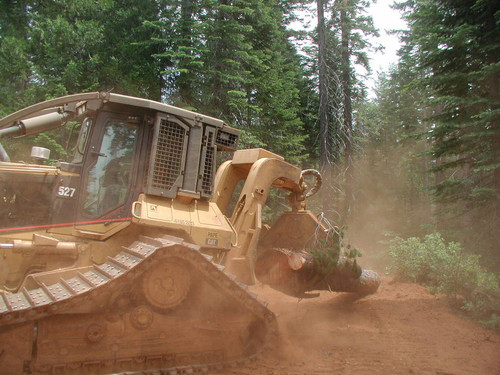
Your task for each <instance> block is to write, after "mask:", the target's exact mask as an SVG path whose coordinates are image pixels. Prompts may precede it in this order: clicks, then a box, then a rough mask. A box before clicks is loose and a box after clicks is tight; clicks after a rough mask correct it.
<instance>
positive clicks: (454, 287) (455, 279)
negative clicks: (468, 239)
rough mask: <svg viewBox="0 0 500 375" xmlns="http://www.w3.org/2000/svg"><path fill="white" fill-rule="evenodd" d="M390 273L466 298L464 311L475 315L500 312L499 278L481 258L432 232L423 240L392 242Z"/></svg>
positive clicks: (435, 289)
mask: <svg viewBox="0 0 500 375" xmlns="http://www.w3.org/2000/svg"><path fill="white" fill-rule="evenodd" d="M390 254H391V256H392V259H393V266H392V267H391V271H392V272H394V273H395V274H396V275H398V276H399V277H402V278H404V279H408V280H411V281H414V282H418V283H421V284H424V285H426V286H427V287H429V288H430V290H431V291H432V292H435V293H444V294H448V295H453V296H456V297H460V298H463V304H462V308H463V309H464V310H466V311H467V312H469V313H471V314H472V315H474V316H477V317H482V316H488V315H491V314H492V313H498V311H500V289H499V281H500V277H499V276H500V275H499V274H498V273H491V272H488V271H486V270H485V269H484V268H483V267H482V266H481V265H480V262H479V261H480V256H479V255H472V254H467V253H465V252H464V250H463V248H462V246H461V245H460V244H458V243H455V242H448V243H446V241H445V240H444V239H443V238H442V236H441V234H439V233H433V234H429V235H427V236H425V237H424V239H423V240H422V239H420V238H416V237H411V238H408V239H402V238H399V237H395V238H394V239H393V240H392V241H391V243H390Z"/></svg>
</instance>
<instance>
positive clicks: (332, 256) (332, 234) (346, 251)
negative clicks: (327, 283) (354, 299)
mask: <svg viewBox="0 0 500 375" xmlns="http://www.w3.org/2000/svg"><path fill="white" fill-rule="evenodd" d="M345 230H347V228H346V227H344V228H342V230H340V231H339V232H337V230H336V229H333V228H332V229H331V230H330V231H329V233H328V235H327V237H326V238H324V239H320V240H317V241H315V242H314V246H313V247H311V248H308V249H306V251H307V252H308V253H309V254H312V255H313V256H314V267H315V269H316V271H317V272H318V273H319V274H320V275H323V276H325V275H328V274H329V273H330V272H331V271H332V270H333V269H334V268H335V267H336V266H337V263H338V260H339V257H340V256H342V257H346V258H349V259H353V260H354V262H352V263H349V262H348V263H346V264H347V267H350V266H351V265H352V267H354V269H355V268H356V267H357V265H356V259H357V258H358V257H361V256H362V254H361V252H360V251H359V250H358V249H356V248H353V247H351V245H349V244H346V243H345V239H344V235H345V234H344V231H345Z"/></svg>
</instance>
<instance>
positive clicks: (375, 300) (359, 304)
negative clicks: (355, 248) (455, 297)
mask: <svg viewBox="0 0 500 375" xmlns="http://www.w3.org/2000/svg"><path fill="white" fill-rule="evenodd" d="M253 291H254V292H256V293H257V294H258V295H259V297H260V298H262V299H264V300H267V301H268V302H269V305H270V307H271V309H272V310H273V311H275V312H276V313H277V314H278V315H279V316H278V322H279V325H280V331H281V337H280V340H279V343H278V346H277V348H276V350H274V351H273V352H269V353H267V354H266V355H265V356H264V358H261V359H259V360H258V361H255V362H254V363H251V364H249V365H246V366H245V367H238V368H235V369H231V370H228V371H226V372H225V374H226V375H250V374H252V375H254V374H255V375H310V374H311V375H312V374H335V375H342V374H354V375H357V374H370V375H378V374H384V375H386V374H437V375H462V374H463V375H476V374H487V375H500V337H499V336H498V335H496V334H494V333H493V332H490V331H487V330H484V329H482V328H481V327H480V326H479V325H477V324H475V323H473V322H471V321H469V320H467V319H466V318H465V317H461V316H460V313H459V312H457V311H456V310H453V308H452V307H451V306H450V302H449V301H448V300H447V299H446V298H443V297H436V296H433V295H431V294H429V293H428V292H427V291H426V289H425V288H423V287H421V286H418V285H415V284H405V283H399V282H393V281H392V280H391V279H390V278H383V280H382V285H381V286H380V289H379V292H378V293H377V294H375V295H372V296H368V297H365V298H363V299H359V300H355V299H353V298H352V296H349V295H347V294H339V293H328V292H325V293H322V294H321V296H320V297H319V298H316V299H309V300H301V301H298V300H297V299H295V298H292V297H288V296H285V295H283V294H281V293H279V292H275V291H273V290H272V289H270V288H268V287H265V286H256V287H253Z"/></svg>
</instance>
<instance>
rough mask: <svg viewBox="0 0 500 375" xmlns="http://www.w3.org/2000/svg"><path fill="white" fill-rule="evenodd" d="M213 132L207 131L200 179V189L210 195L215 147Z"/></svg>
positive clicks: (204, 193)
mask: <svg viewBox="0 0 500 375" xmlns="http://www.w3.org/2000/svg"><path fill="white" fill-rule="evenodd" d="M213 142H214V133H213V132H208V139H207V149H206V151H205V160H204V162H205V165H204V168H203V177H202V180H201V191H202V194H203V195H205V196H207V195H208V196H212V189H213V181H214V168H215V147H214V145H213Z"/></svg>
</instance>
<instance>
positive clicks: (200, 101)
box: [0, 0, 500, 327]
mask: <svg viewBox="0 0 500 375" xmlns="http://www.w3.org/2000/svg"><path fill="white" fill-rule="evenodd" d="M371 2H372V0H315V1H311V0H121V1H117V0H99V1H96V0H43V1H42V0H38V1H36V0H1V1H0V118H2V117H4V116H6V115H8V114H9V113H11V112H14V111H16V110H18V109H20V108H23V107H26V106H28V105H31V104H34V103H37V102H40V101H43V100H46V99H50V98H54V97H58V96H63V95H68V94H73V93H79V92H90V91H111V92H115V93H119V94H126V95H132V96H137V97H143V98H148V99H152V100H157V101H162V102H164V103H168V104H172V105H175V106H179V107H182V108H186V109H189V110H193V111H199V112H201V113H204V114H207V115H210V116H213V117H216V118H220V119H223V120H224V121H225V122H227V123H228V124H229V125H231V126H234V127H237V128H239V129H241V130H242V138H241V144H240V148H255V147H261V148H265V149H268V150H270V151H272V152H274V153H277V154H280V155H282V156H284V157H285V158H286V160H287V161H289V162H291V163H293V164H297V165H299V166H301V167H302V168H303V169H306V168H315V169H317V170H319V171H320V172H321V173H322V175H323V179H324V184H323V187H322V189H321V191H320V193H319V194H318V195H316V196H315V197H314V199H312V200H311V201H310V202H308V208H309V209H311V210H312V211H314V212H315V213H316V214H320V213H322V214H323V215H324V217H326V218H328V220H329V221H330V222H331V223H334V224H335V225H337V226H339V227H342V228H344V229H343V230H344V231H345V233H346V237H347V239H348V240H349V242H350V243H352V244H353V246H355V247H356V249H358V250H359V251H360V252H361V253H362V254H363V256H364V257H365V258H367V259H368V260H369V261H370V262H372V263H373V267H375V268H378V269H379V270H381V272H382V273H383V272H385V271H386V270H387V272H389V273H390V272H392V273H394V272H400V273H401V274H402V275H403V276H405V277H408V278H410V279H412V280H413V281H417V282H421V283H423V284H426V285H428V286H431V287H435V288H437V290H438V291H441V292H445V293H449V294H454V293H457V294H461V295H462V296H464V298H465V300H466V304H465V305H464V308H465V309H466V310H468V311H470V312H471V313H472V314H473V315H476V316H478V317H479V318H480V319H482V320H487V321H488V322H490V323H491V324H493V326H496V327H498V326H499V325H500V323H499V321H500V317H499V316H498V315H500V307H499V300H500V292H499V286H498V285H499V279H500V276H499V270H500V248H499V244H500V90H499V87H500V2H499V1H497V0H401V1H396V2H395V3H394V4H393V5H392V6H393V7H394V8H395V9H397V10H398V12H400V14H401V16H402V18H403V19H404V20H405V21H406V23H407V27H406V28H405V29H404V30H394V32H395V33H396V34H397V35H398V37H399V39H400V41H401V47H400V49H399V51H398V56H399V59H398V62H397V63H395V64H393V65H391V67H390V68H389V69H388V70H387V71H385V72H384V73H382V74H379V76H378V79H377V83H376V87H375V89H374V91H375V93H374V95H369V90H368V87H367V83H366V82H367V81H366V75H367V74H368V72H370V59H369V56H370V53H371V52H373V51H374V50H376V49H377V48H380V46H379V44H378V42H377V35H378V34H379V32H380V30H377V29H376V28H375V27H374V23H373V20H372V18H371V16H370V14H369V12H368V9H369V6H370V4H371ZM304 18H308V19H309V20H310V21H311V23H312V24H313V26H309V27H306V26H305V25H303V23H302V22H305V21H303V19H304ZM69 131H70V130H69V129H66V128H61V129H58V130H54V131H52V133H50V135H47V134H45V133H44V134H40V135H37V136H34V137H31V138H30V137H26V139H25V140H23V142H25V144H26V150H28V149H29V148H30V147H31V146H32V145H34V144H36V145H38V146H42V147H46V148H49V149H50V150H51V152H52V153H51V158H52V159H54V160H64V159H65V157H67V155H68V154H69V153H71V152H70V151H71V150H67V149H66V145H65V139H66V138H67V136H68V132H69ZM2 143H3V146H4V147H5V149H6V150H7V151H8V152H9V155H11V159H12V160H23V158H24V156H23V155H24V154H23V153H24V152H25V151H26V150H24V149H22V147H19V146H16V147H13V145H12V142H10V140H5V141H4V140H2ZM17 145H19V142H17ZM282 198H283V197H279V196H272V197H271V198H270V199H269V201H268V207H267V208H266V210H265V212H264V215H265V217H266V220H269V221H272V220H273V219H274V218H275V217H276V215H277V212H279V211H280V210H282V209H283V210H285V209H286V208H285V207H283V208H282V203H281V201H282ZM431 243H432V246H431ZM419 251H421V253H419ZM415 254H420V255H418V256H415ZM412 257H413V258H412ZM426 257H427V258H428V259H427V258H426ZM417 258H418V259H420V260H422V259H424V258H425V259H427V261H426V265H427V267H430V268H429V271H428V272H427V273H420V274H419V273H416V272H415V269H417V268H418V269H419V270H420V271H422V267H421V266H422V265H419V264H417V263H418V259H417ZM410 259H413V260H412V262H413V263H412V262H410ZM429 259H432V260H429ZM451 264H453V265H454V266H453V267H454V268H453V269H451V270H448V269H447V268H446V267H450V265H451ZM458 264H460V266H458ZM433 267H434V268H433ZM436 269H440V270H443V274H446V275H448V276H450V277H451V274H452V273H453V272H455V271H456V272H458V273H460V275H455V276H456V277H460V279H461V280H464V279H465V280H468V284H467V285H464V284H461V286H460V287H458V286H456V285H455V284H453V283H446V280H442V279H439V277H437V279H434V278H432V277H435V274H436ZM455 276H454V277H455ZM455 281H456V280H455ZM457 288H458V289H457ZM478 296H481V299H478V298H479V297H478ZM467 303H468V305H467Z"/></svg>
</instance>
